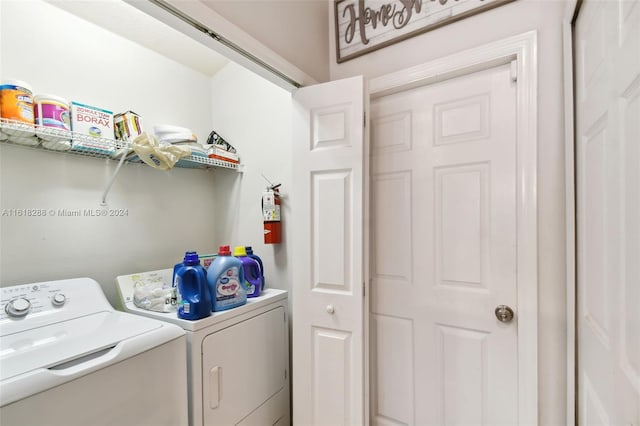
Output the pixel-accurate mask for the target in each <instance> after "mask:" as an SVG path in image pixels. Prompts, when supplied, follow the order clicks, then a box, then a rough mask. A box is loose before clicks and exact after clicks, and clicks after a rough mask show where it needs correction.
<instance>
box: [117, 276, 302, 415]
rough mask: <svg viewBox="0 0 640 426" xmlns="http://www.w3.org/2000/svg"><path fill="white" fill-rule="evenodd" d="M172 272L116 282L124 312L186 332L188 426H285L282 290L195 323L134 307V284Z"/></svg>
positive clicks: (286, 400) (286, 342) (285, 320)
mask: <svg viewBox="0 0 640 426" xmlns="http://www.w3.org/2000/svg"><path fill="white" fill-rule="evenodd" d="M172 274H173V270H172V269H164V270H160V271H150V272H146V273H138V274H133V275H123V276H119V277H118V278H117V284H118V286H117V287H118V292H119V294H120V297H121V298H122V302H123V305H124V309H125V310H126V311H127V312H130V313H135V314H139V315H144V316H147V317H150V318H155V319H160V320H162V321H166V322H169V323H173V324H177V325H179V326H180V327H182V328H183V329H184V330H185V331H186V333H187V370H188V383H189V424H190V425H191V426H230V425H240V426H249V425H255V426H270V425H279V426H282V425H287V426H288V425H289V424H290V414H289V327H288V315H287V292H286V291H284V290H277V289H272V288H268V289H265V291H264V292H263V294H262V295H261V296H260V297H256V298H250V299H248V301H247V304H246V305H243V306H239V307H237V308H234V309H230V310H227V311H222V312H212V313H211V316H210V317H207V318H203V319H201V320H197V321H189V320H183V319H180V318H178V317H177V315H176V313H175V312H173V313H160V312H153V311H149V310H145V309H141V308H138V307H137V306H135V305H134V303H133V293H134V290H133V289H134V282H135V281H139V280H142V281H144V280H145V279H147V278H145V276H146V277H153V279H154V280H157V279H158V276H161V277H162V278H161V279H162V280H163V281H164V282H165V283H167V284H168V285H170V283H171V280H172Z"/></svg>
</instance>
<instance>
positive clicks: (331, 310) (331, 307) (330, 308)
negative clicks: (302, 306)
mask: <svg viewBox="0 0 640 426" xmlns="http://www.w3.org/2000/svg"><path fill="white" fill-rule="evenodd" d="M325 309H326V311H327V313H328V314H329V315H333V313H334V312H335V311H336V310H335V308H334V307H333V305H327V307H326V308H325Z"/></svg>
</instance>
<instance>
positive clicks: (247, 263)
mask: <svg viewBox="0 0 640 426" xmlns="http://www.w3.org/2000/svg"><path fill="white" fill-rule="evenodd" d="M233 255H234V256H235V257H237V258H238V259H240V261H241V262H242V269H244V286H245V288H246V289H247V297H258V296H260V292H261V291H262V279H261V278H260V276H261V275H260V264H259V263H258V262H257V261H256V260H255V259H252V258H250V257H249V256H247V252H246V250H245V248H244V246H237V247H235V248H234V249H233Z"/></svg>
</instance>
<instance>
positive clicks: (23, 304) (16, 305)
mask: <svg viewBox="0 0 640 426" xmlns="http://www.w3.org/2000/svg"><path fill="white" fill-rule="evenodd" d="M29 309H31V302H29V300H28V299H25V298H24V297H20V298H18V299H13V300H12V301H10V302H9V303H7V305H6V306H5V307H4V310H5V312H6V313H7V314H9V316H10V317H23V316H25V315H27V314H28V313H29Z"/></svg>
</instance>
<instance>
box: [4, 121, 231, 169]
mask: <svg viewBox="0 0 640 426" xmlns="http://www.w3.org/2000/svg"><path fill="white" fill-rule="evenodd" d="M0 141H1V142H2V143H9V144H13V145H21V146H26V147H29V148H35V149H41V150H46V151H52V152H62V153H65V154H74V155H81V156H84V157H93V158H105V159H112V160H119V159H120V155H122V153H123V152H127V153H128V152H130V151H129V150H130V149H131V144H130V143H127V142H124V141H119V140H114V139H105V138H94V137H92V136H89V135H86V134H83V133H77V132H73V131H68V130H62V129H55V128H51V127H44V126H34V125H30V124H26V123H21V122H19V121H14V120H7V119H5V118H0ZM69 141H70V142H71V143H70V144H69V143H67V142H69ZM47 146H51V147H53V149H52V148H47ZM125 161H127V162H134V163H140V162H141V161H140V159H139V158H137V156H135V155H134V156H131V158H129V159H127V160H125ZM175 167H183V168H191V169H210V168H215V167H218V168H220V167H221V168H226V169H233V170H240V167H239V165H238V164H236V163H231V162H227V161H222V160H219V159H216V158H209V157H204V156H201V155H191V156H189V157H184V158H181V159H180V160H179V161H178V162H177V163H176V165H175Z"/></svg>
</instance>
